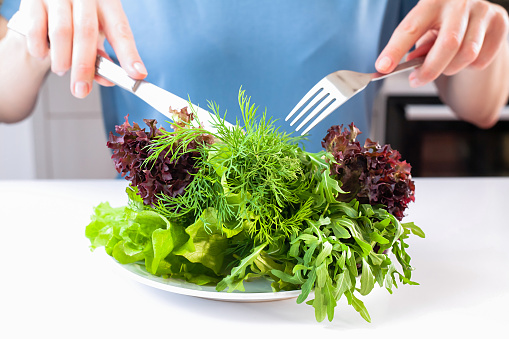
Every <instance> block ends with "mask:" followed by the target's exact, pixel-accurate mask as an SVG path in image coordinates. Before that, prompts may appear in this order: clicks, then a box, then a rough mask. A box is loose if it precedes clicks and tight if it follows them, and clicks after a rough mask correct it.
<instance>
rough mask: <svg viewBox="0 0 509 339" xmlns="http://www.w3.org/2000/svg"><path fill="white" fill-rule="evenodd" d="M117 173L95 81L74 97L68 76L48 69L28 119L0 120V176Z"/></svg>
mask: <svg viewBox="0 0 509 339" xmlns="http://www.w3.org/2000/svg"><path fill="white" fill-rule="evenodd" d="M115 177H116V172H115V170H114V168H113V163H112V161H111V159H110V151H109V149H108V148H107V147H106V132H105V131H104V127H103V123H102V114H101V108H100V98H99V91H98V88H97V85H95V87H94V89H93V90H92V93H91V95H89V96H88V97H87V98H86V99H76V98H74V97H73V96H72V95H71V94H70V91H69V76H64V77H58V76H56V75H53V74H51V75H50V76H49V77H48V79H47V81H46V83H45V84H44V86H43V88H42V90H41V92H40V95H39V98H38V102H37V106H36V108H35V110H34V113H33V114H32V116H31V117H30V118H29V119H26V120H24V121H23V122H20V123H17V124H0V180H2V179H76V178H86V179H103V178H115Z"/></svg>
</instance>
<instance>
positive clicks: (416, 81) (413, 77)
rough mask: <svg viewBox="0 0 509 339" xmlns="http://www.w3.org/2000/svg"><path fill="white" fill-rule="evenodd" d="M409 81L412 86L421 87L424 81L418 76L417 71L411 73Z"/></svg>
mask: <svg viewBox="0 0 509 339" xmlns="http://www.w3.org/2000/svg"><path fill="white" fill-rule="evenodd" d="M408 81H409V82H410V86H411V87H419V86H421V85H422V82H421V81H420V80H419V79H418V78H417V76H416V74H415V73H413V72H412V73H410V75H409V76H408Z"/></svg>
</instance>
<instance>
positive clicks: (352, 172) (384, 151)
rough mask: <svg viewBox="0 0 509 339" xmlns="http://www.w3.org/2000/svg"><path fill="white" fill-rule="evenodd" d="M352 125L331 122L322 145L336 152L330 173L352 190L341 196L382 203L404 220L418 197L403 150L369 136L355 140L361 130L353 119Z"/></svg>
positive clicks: (347, 198) (343, 199) (344, 199)
mask: <svg viewBox="0 0 509 339" xmlns="http://www.w3.org/2000/svg"><path fill="white" fill-rule="evenodd" d="M349 128H350V129H349V130H348V129H347V128H345V129H344V130H343V125H341V126H332V127H331V128H329V130H328V131H327V135H326V136H325V138H324V139H323V141H322V146H323V147H324V148H325V149H326V150H327V151H328V152H330V153H331V154H332V155H333V156H334V160H335V162H334V163H333V164H331V175H332V176H333V177H334V178H335V179H337V180H339V181H341V183H342V187H341V188H342V189H343V190H345V191H347V192H349V193H348V194H346V195H340V197H339V200H342V201H350V200H351V199H352V198H356V199H357V200H359V202H361V203H369V204H371V205H376V204H382V205H384V206H386V209H387V210H388V211H389V212H390V213H391V214H393V215H394V216H395V217H396V218H397V219H398V220H402V219H403V217H404V211H405V209H406V208H407V207H408V204H409V203H410V202H411V201H414V200H415V197H414V193H415V185H414V182H413V181H412V176H411V174H410V170H411V166H410V164H408V163H407V162H406V161H401V160H400V159H401V154H400V153H399V152H398V151H396V150H393V149H392V148H391V147H390V145H384V146H380V145H379V144H378V143H376V142H373V141H371V140H370V139H367V140H366V142H365V144H364V146H361V145H360V143H359V142H358V141H356V138H357V135H359V134H360V133H361V131H360V130H359V129H358V128H357V127H355V125H354V124H353V123H352V124H350V125H349Z"/></svg>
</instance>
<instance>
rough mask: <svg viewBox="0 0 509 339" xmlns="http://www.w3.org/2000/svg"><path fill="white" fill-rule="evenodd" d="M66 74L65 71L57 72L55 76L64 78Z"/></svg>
mask: <svg viewBox="0 0 509 339" xmlns="http://www.w3.org/2000/svg"><path fill="white" fill-rule="evenodd" d="M65 73H66V72H65V71H61V72H55V74H56V75H58V76H59V77H63V76H64V75H65Z"/></svg>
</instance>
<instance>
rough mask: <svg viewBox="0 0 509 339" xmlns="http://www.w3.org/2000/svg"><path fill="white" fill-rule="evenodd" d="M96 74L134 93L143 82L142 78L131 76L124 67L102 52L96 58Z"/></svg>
mask: <svg viewBox="0 0 509 339" xmlns="http://www.w3.org/2000/svg"><path fill="white" fill-rule="evenodd" d="M95 74H97V75H99V76H100V77H102V78H104V79H106V80H108V81H110V82H112V83H114V84H115V85H117V86H119V87H122V88H123V89H125V90H127V91H129V92H133V93H134V92H136V90H137V89H138V86H139V85H140V82H141V80H135V79H133V78H131V77H130V76H129V75H127V72H126V71H124V69H123V68H122V67H120V66H118V65H117V64H115V63H114V62H113V61H110V60H108V59H107V58H105V57H103V56H101V55H100V54H97V57H96V60H95Z"/></svg>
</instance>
